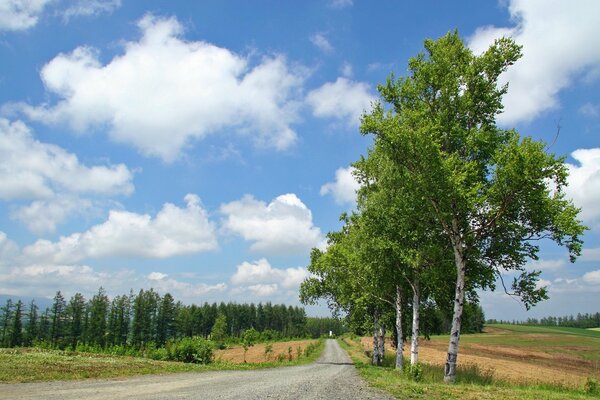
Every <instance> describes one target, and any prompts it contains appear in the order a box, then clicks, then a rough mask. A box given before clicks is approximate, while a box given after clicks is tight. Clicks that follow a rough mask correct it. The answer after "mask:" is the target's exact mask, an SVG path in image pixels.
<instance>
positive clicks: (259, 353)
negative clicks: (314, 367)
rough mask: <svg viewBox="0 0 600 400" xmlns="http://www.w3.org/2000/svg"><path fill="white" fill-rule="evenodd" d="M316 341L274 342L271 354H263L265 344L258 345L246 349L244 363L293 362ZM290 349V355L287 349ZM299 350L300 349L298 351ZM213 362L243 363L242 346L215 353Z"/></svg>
mask: <svg viewBox="0 0 600 400" xmlns="http://www.w3.org/2000/svg"><path fill="white" fill-rule="evenodd" d="M317 342H318V341H317V340H294V341H290V342H274V343H271V346H272V352H269V353H265V348H266V346H267V345H266V344H265V343H259V344H256V345H254V346H252V347H250V348H249V349H248V352H247V353H246V362H248V363H261V362H265V361H273V360H277V359H278V357H280V358H281V357H283V358H284V359H285V360H288V357H289V356H291V357H292V359H293V360H296V359H298V354H302V353H303V352H304V350H305V349H306V347H307V346H309V345H310V344H313V343H317ZM290 347H291V349H292V352H291V354H290V353H289V349H290ZM298 348H300V349H298ZM215 360H216V361H223V362H230V363H234V364H240V363H243V362H244V349H243V347H242V346H235V347H232V348H229V349H226V350H217V351H215Z"/></svg>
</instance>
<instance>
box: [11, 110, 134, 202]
mask: <svg viewBox="0 0 600 400" xmlns="http://www.w3.org/2000/svg"><path fill="white" fill-rule="evenodd" d="M132 177H133V174H132V172H131V171H130V170H129V169H128V168H127V167H126V166H125V165H124V164H118V165H111V166H93V167H87V166H85V165H82V164H81V163H80V162H79V160H78V159H77V156H76V155H74V154H71V153H69V152H67V151H65V150H64V149H62V148H61V147H58V146H56V145H53V144H48V143H42V142H40V141H38V140H35V139H34V138H33V136H32V134H31V131H30V129H29V128H28V127H27V126H26V125H25V124H24V123H22V122H21V121H16V122H10V121H8V120H6V119H4V118H0V182H1V184H0V199H4V200H7V199H31V198H48V197H51V196H52V195H53V194H54V193H55V192H56V191H68V192H73V193H92V194H125V195H127V194H130V193H131V192H133V184H132V183H131V180H132Z"/></svg>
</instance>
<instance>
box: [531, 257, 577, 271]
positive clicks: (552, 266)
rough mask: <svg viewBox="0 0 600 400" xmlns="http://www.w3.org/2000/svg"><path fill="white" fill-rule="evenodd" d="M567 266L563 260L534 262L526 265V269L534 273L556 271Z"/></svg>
mask: <svg viewBox="0 0 600 400" xmlns="http://www.w3.org/2000/svg"><path fill="white" fill-rule="evenodd" d="M565 265H567V263H566V261H565V260H562V259H557V260H534V261H531V262H530V263H529V264H528V269H530V270H536V271H557V270H560V269H562V268H564V267H565Z"/></svg>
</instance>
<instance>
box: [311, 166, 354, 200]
mask: <svg viewBox="0 0 600 400" xmlns="http://www.w3.org/2000/svg"><path fill="white" fill-rule="evenodd" d="M352 171H354V168H352V167H348V168H338V169H337V171H335V181H333V182H329V183H326V184H324V185H323V186H321V191H320V193H321V196H325V195H327V194H331V195H332V196H333V199H334V200H335V202H336V203H337V204H354V202H355V201H356V191H357V190H358V189H359V188H360V185H359V183H358V182H357V181H356V179H355V178H354V175H352Z"/></svg>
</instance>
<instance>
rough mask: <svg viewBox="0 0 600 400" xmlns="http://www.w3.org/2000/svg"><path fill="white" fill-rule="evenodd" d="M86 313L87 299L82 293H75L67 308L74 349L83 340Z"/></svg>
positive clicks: (70, 336)
mask: <svg viewBox="0 0 600 400" xmlns="http://www.w3.org/2000/svg"><path fill="white" fill-rule="evenodd" d="M85 311H86V307H85V298H84V297H83V295H82V294H81V293H75V294H74V295H73V297H71V300H69V305H68V306H67V309H66V313H67V315H68V317H69V342H70V344H71V347H72V348H73V349H76V348H77V343H79V342H80V341H81V339H82V338H83V335H84V332H83V322H84V314H85Z"/></svg>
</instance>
